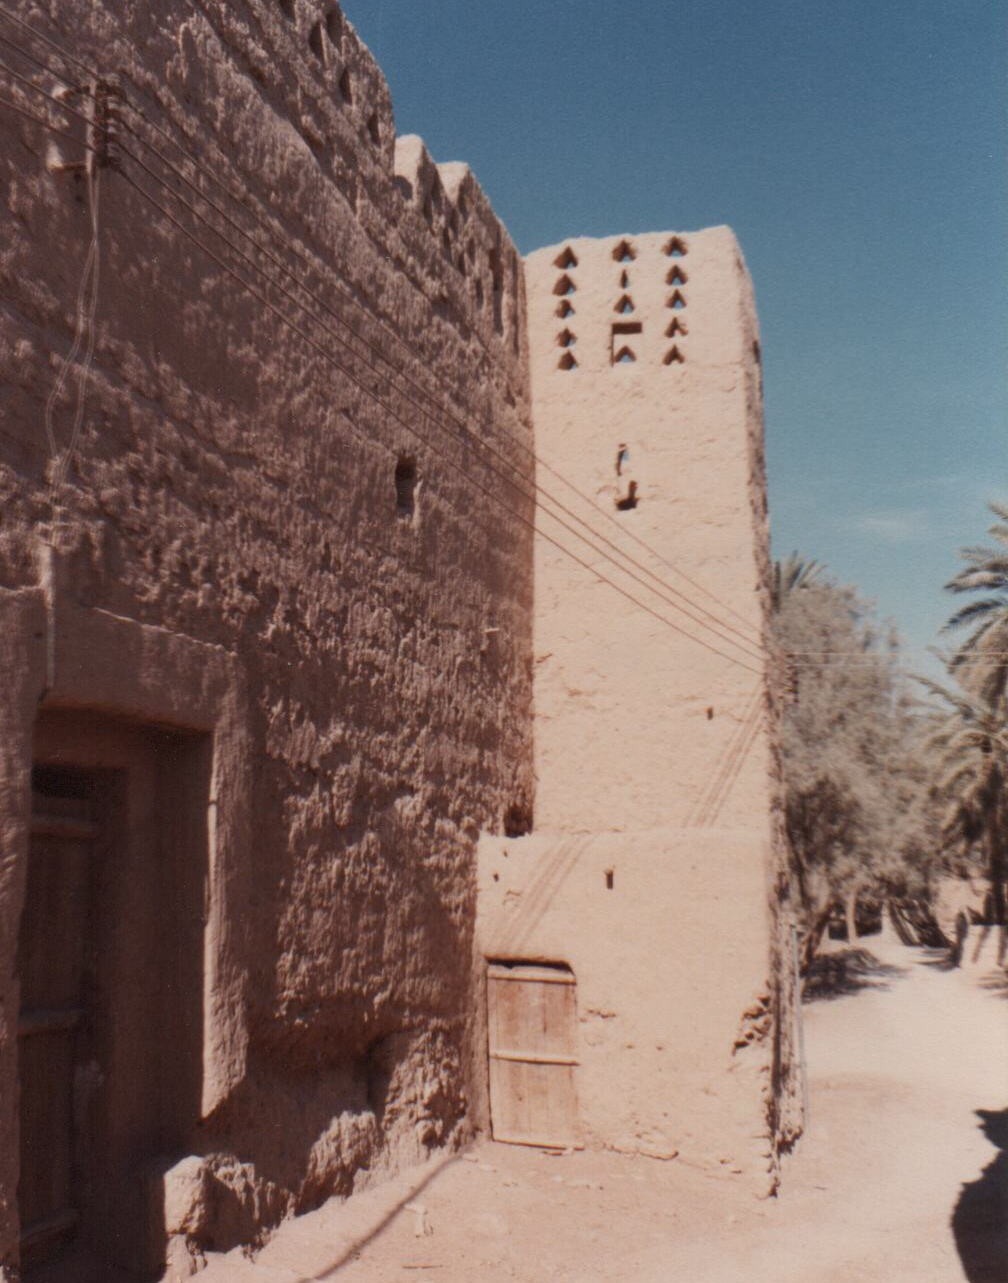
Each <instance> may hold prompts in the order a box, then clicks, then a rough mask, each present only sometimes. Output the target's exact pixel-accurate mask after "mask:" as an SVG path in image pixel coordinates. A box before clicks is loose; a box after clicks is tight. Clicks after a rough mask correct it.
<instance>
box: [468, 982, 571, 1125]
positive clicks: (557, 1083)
mask: <svg viewBox="0 0 1008 1283" xmlns="http://www.w3.org/2000/svg"><path fill="white" fill-rule="evenodd" d="M576 993H577V990H576V988H575V983H574V973H573V972H572V971H571V970H570V969H569V968H568V967H563V966H542V965H525V964H519V963H500V962H492V963H491V964H490V966H489V969H488V971H487V1028H488V1037H489V1051H490V1115H491V1121H492V1125H493V1137H494V1140H500V1141H508V1142H510V1143H512V1144H516V1145H545V1146H548V1147H550V1148H567V1147H568V1146H573V1145H576V1144H577V1143H578V1111H577V1095H576V1092H575V1084H574V1070H575V1066H576V1065H577V1063H578V1062H577V1057H576V1055H575V1050H576V1032H577V1002H576Z"/></svg>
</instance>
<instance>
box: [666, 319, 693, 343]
mask: <svg viewBox="0 0 1008 1283" xmlns="http://www.w3.org/2000/svg"><path fill="white" fill-rule="evenodd" d="M688 333H689V330H688V329H687V328H686V322H685V321H681V320H680V319H679V317H678V316H673V318H672V320H671V322H670V323H669V327H668V329H667V330H666V331H665V337H666V338H667V339H674V338H675V336H676V335H677V334H688Z"/></svg>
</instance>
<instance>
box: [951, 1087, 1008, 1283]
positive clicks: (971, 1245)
mask: <svg viewBox="0 0 1008 1283" xmlns="http://www.w3.org/2000/svg"><path fill="white" fill-rule="evenodd" d="M976 1112H977V1117H978V1118H979V1119H980V1126H981V1128H982V1130H983V1133H984V1135H985V1136H986V1137H987V1139H988V1140H989V1141H990V1142H991V1143H992V1144H994V1145H997V1147H998V1149H999V1151H1000V1152H999V1153H998V1155H997V1156H996V1158H995V1159H994V1161H993V1162H992V1163H988V1165H987V1166H986V1167H985V1168H984V1169H983V1172H982V1174H981V1176H980V1179H979V1180H975V1181H971V1182H970V1183H969V1184H968V1185H964V1186H963V1188H962V1193H961V1194H960V1195H959V1201H958V1203H956V1206H955V1211H954V1212H953V1213H952V1233H953V1234H954V1235H955V1244H956V1250H957V1251H958V1253H959V1259H960V1261H961V1262H962V1267H963V1270H964V1272H965V1274H966V1277H967V1279H969V1283H1005V1279H1008V1109H1002V1110H1000V1111H999V1112H995V1111H993V1110H989V1109H978V1110H977V1111H976Z"/></svg>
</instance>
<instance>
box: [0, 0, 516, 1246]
mask: <svg viewBox="0 0 1008 1283" xmlns="http://www.w3.org/2000/svg"><path fill="white" fill-rule="evenodd" d="M14 9H15V12H16V13H17V14H18V15H19V16H20V17H21V18H23V19H24V20H25V21H26V22H28V23H29V24H30V26H31V28H32V29H33V30H34V31H37V32H41V33H43V34H46V35H49V36H51V37H54V38H55V39H57V40H59V41H60V42H61V43H62V44H63V45H64V46H68V47H71V48H72V50H73V53H74V56H75V57H76V58H78V59H79V60H80V64H77V65H75V64H73V63H69V62H66V61H63V60H61V59H60V57H59V56H58V55H57V53H56V52H55V51H54V50H53V48H51V47H50V46H47V45H46V44H45V43H44V42H42V41H41V40H39V39H37V38H35V36H34V35H33V34H32V33H31V32H29V31H27V30H25V29H24V28H20V27H18V26H17V25H15V24H13V23H12V22H10V21H9V20H7V19H6V18H2V17H0V30H2V34H3V35H4V36H5V37H9V38H10V40H12V41H14V42H15V44H16V45H18V46H19V47H21V48H23V49H24V50H25V51H27V52H28V53H29V54H30V55H31V56H32V57H33V58H34V59H36V60H41V61H42V62H44V63H45V64H46V65H47V66H48V67H49V68H50V69H51V70H43V69H42V68H41V67H40V66H39V65H38V62H37V61H32V60H31V58H30V57H24V56H22V55H21V54H20V53H18V52H16V51H14V50H13V49H11V48H9V47H5V60H9V61H10V63H11V65H12V66H14V67H15V69H16V70H17V71H18V72H19V74H20V75H22V76H24V77H26V78H27V79H28V80H30V81H32V82H33V83H34V84H35V85H37V86H38V87H40V88H42V89H44V90H45V91H46V92H48V93H50V94H54V95H55V96H56V97H61V98H62V100H63V101H64V102H65V103H66V104H67V106H69V107H70V108H72V109H76V110H77V111H79V112H81V113H82V114H84V115H88V114H89V113H90V112H91V110H92V106H93V102H94V98H93V96H92V95H91V93H90V90H89V89H88V85H89V83H90V80H91V75H92V73H94V74H96V75H97V76H98V77H105V76H112V75H115V77H116V78H117V88H118V92H119V94H120V95H121V98H120V99H119V100H117V101H116V102H115V106H114V112H115V115H116V116H117V118H118V121H119V123H118V125H117V137H118V141H119V143H120V144H121V146H120V149H119V150H118V151H117V153H116V160H117V166H116V167H113V168H105V169H101V170H100V173H99V176H98V183H97V188H98V190H97V194H95V192H94V184H93V183H92V184H91V192H90V197H91V199H90V201H89V183H88V180H87V177H86V175H84V174H83V173H81V172H80V170H79V168H78V166H79V164H80V162H82V161H85V160H86V158H87V151H86V149H85V146H84V143H85V141H86V138H87V136H88V135H87V133H86V128H85V125H84V124H83V123H82V122H81V121H80V120H79V119H78V118H77V117H76V116H74V115H73V114H72V112H68V111H66V110H64V109H62V108H61V107H60V106H58V105H57V103H56V102H55V101H52V100H51V99H47V98H45V97H43V96H41V95H40V94H38V93H37V92H34V91H33V90H32V89H30V88H29V87H28V86H27V85H25V84H24V83H22V82H19V81H18V80H16V79H12V78H10V77H6V78H5V79H4V89H3V96H4V97H6V98H7V99H8V100H10V101H12V102H15V103H17V104H18V105H20V106H21V107H22V108H23V109H24V110H25V111H26V112H28V113H31V114H35V115H39V116H42V117H44V118H45V119H46V120H48V121H50V122H51V123H53V124H58V125H59V127H60V128H61V129H63V130H65V131H66V132H67V133H68V134H69V135H70V137H69V138H62V137H54V136H53V135H52V134H50V133H48V132H47V131H46V129H45V128H43V127H42V126H41V125H40V124H38V123H36V122H35V121H33V120H31V119H30V118H28V117H27V116H25V115H23V114H19V113H18V112H17V111H15V110H13V109H12V108H10V107H7V106H3V107H0V171H2V178H0V191H2V193H3V196H2V203H0V220H2V230H0V513H2V525H0V586H2V587H3V588H4V589H8V590H17V589H25V588H30V587H31V586H32V585H34V584H35V583H36V582H37V581H38V574H39V572H38V555H37V554H38V549H39V546H40V545H44V544H47V543H48V544H53V545H56V546H57V548H58V549H59V556H60V558H61V562H62V563H63V564H66V565H67V566H68V567H69V568H70V569H69V570H68V586H67V589H66V591H67V593H68V594H69V595H70V596H71V597H72V598H73V601H74V603H75V604H76V605H79V606H82V607H86V608H88V609H90V610H97V611H103V612H108V613H109V614H111V615H115V616H119V617H123V618H125V619H127V620H135V621H139V622H140V623H141V624H145V625H155V626H157V627H158V628H162V629H165V630H169V631H170V632H173V633H177V634H181V635H185V636H186V637H189V638H192V639H195V640H196V641H198V642H200V643H207V644H211V645H213V646H217V647H220V648H222V649H223V650H224V651H226V652H228V653H229V654H231V655H233V656H234V657H235V658H236V661H237V663H238V665H239V666H240V669H241V672H242V674H243V683H244V687H245V689H246V690H247V714H243V716H245V717H246V722H247V724H246V726H245V730H246V731H247V734H248V737H249V744H250V746H251V752H250V756H249V760H250V761H251V763H252V767H251V772H252V776H251V785H250V796H251V798H252V799H253V800H252V803H251V811H250V814H249V816H248V817H247V818H248V830H249V834H250V837H249V840H248V847H247V850H246V851H245V852H244V859H245V861H246V862H247V868H248V870H249V894H248V897H247V905H248V917H247V921H244V922H242V923H241V924H232V926H233V927H234V929H235V934H236V936H240V938H241V940H242V941H243V943H242V945H241V948H242V950H243V964H244V966H245V968H246V973H247V987H246V992H247V995H248V1008H247V1013H245V1014H244V1015H243V1016H242V1019H245V1020H246V1021H247V1044H248V1051H247V1069H246V1071H245V1072H244V1074H243V1076H242V1077H241V1079H240V1081H238V1082H236V1083H232V1084H231V1085H230V1087H229V1089H228V1090H227V1091H225V1092H224V1093H223V1094H222V1096H221V1099H220V1100H219V1101H217V1102H216V1103H215V1105H214V1107H213V1109H212V1111H211V1112H210V1113H209V1115H208V1116H207V1117H205V1118H203V1119H201V1120H200V1119H195V1118H194V1119H193V1120H192V1121H193V1128H192V1135H191V1138H190V1141H191V1148H192V1151H193V1152H195V1153H197V1154H206V1153H217V1154H219V1155H222V1156H223V1158H222V1159H221V1164H220V1165H221V1167H222V1170H224V1171H225V1175H226V1169H227V1167H228V1164H231V1165H232V1167H233V1169H234V1170H235V1171H237V1172H238V1175H237V1176H235V1179H234V1182H233V1183H234V1185H235V1188H236V1189H239V1190H244V1191H245V1193H244V1194H241V1197H240V1198H238V1200H237V1203H238V1204H239V1205H240V1206H238V1211H237V1212H236V1213H235V1215H234V1217H233V1218H232V1219H233V1220H234V1222H235V1226H236V1228H234V1231H233V1233H234V1235H235V1236H241V1235H242V1234H246V1235H247V1233H248V1232H250V1226H251V1227H252V1228H254V1227H255V1223H256V1222H257V1221H258V1222H260V1223H261V1222H262V1221H263V1220H268V1219H269V1218H275V1216H276V1215H279V1214H280V1213H281V1212H282V1211H284V1210H287V1209H288V1208H290V1207H303V1206H306V1205H308V1204H310V1203H312V1202H315V1201H317V1200H319V1199H321V1198H323V1197H325V1196H326V1195H328V1194H329V1193H331V1192H334V1191H347V1190H349V1189H350V1188H351V1187H352V1184H353V1182H354V1180H355V1178H356V1177H358V1176H359V1174H361V1173H362V1172H364V1171H365V1170H366V1169H368V1168H371V1169H375V1168H376V1167H380V1166H381V1165H382V1164H383V1163H395V1162H398V1161H400V1160H401V1159H408V1158H412V1157H414V1156H416V1155H417V1154H419V1153H422V1152H423V1151H424V1150H425V1149H426V1148H428V1147H432V1146H437V1145H439V1144H443V1143H445V1142H448V1141H449V1140H450V1139H451V1138H452V1137H453V1136H456V1135H457V1134H458V1133H459V1131H460V1129H463V1128H464V1126H465V1122H464V1119H465V1112H466V1108H467V1098H468V1084H467V1072H468V1070H467V1066H468V1064H469V1058H470V1056H469V1044H468V1040H469V1037H470V1026H469V1019H470V1017H469V1006H468V1003H467V995H468V991H469V984H470V960H471V956H472V947H471V933H472V921H473V911H474V898H475V879H474V869H473V856H474V846H475V840H476V835H477V833H478V832H479V831H480V830H481V829H485V828H489V829H491V830H495V829H499V828H500V826H501V824H502V821H503V817H504V816H505V815H506V814H507V813H509V812H512V813H518V814H523V813H526V812H527V811H528V809H529V807H530V805H531V794H532V775H531V741H530V695H531V687H530V666H529V661H530V643H531V627H530V609H531V593H532V588H531V572H532V562H531V556H532V549H531V539H530V532H529V529H528V527H527V525H525V524H523V522H522V520H521V519H520V518H521V517H522V516H526V515H527V501H526V500H525V499H523V498H522V496H521V495H520V494H518V493H517V492H512V491H510V490H509V487H508V485H507V484H506V482H505V481H503V480H502V479H501V476H500V475H498V474H493V473H490V472H488V471H487V468H486V466H485V464H483V463H481V461H480V459H481V456H480V453H479V451H478V450H476V449H475V448H474V444H473V438H474V437H479V438H486V439H489V440H492V441H493V443H494V446H495V448H496V450H497V451H498V452H499V453H500V456H501V457H502V464H500V465H498V466H503V467H504V469H505V470H507V469H512V470H513V471H514V472H519V471H527V470H528V454H527V447H528V445H529V443H530V420H529V398H528V378H527V366H526V338H525V329H524V326H525V320H524V316H525V311H524V298H523V288H524V286H523V272H522V267H521V263H520V261H519V259H518V257H517V255H516V253H515V250H514V247H513V246H512V244H511V242H510V240H509V238H508V236H507V234H506V233H505V232H504V231H503V229H502V228H501V226H500V224H499V223H498V221H497V219H496V218H495V217H494V215H493V213H492V211H491V209H490V208H489V205H488V204H487V201H486V199H485V198H484V196H483V195H482V193H481V191H480V189H479V187H478V186H477V184H476V183H475V181H474V180H473V178H472V176H471V175H470V173H469V171H468V170H467V169H466V168H465V166H463V165H452V166H446V167H445V168H444V170H443V171H439V169H438V167H437V166H436V165H434V163H433V162H432V161H431V160H430V158H429V157H428V155H427V153H426V152H425V150H424V148H423V145H422V144H421V143H420V142H419V140H416V139H398V140H397V138H396V131H395V122H394V119H393V114H392V108H391V105H390V101H389V94H388V90H387V87H386V85H385V82H384V80H383V78H382V75H381V73H380V71H379V70H378V68H377V67H376V65H375V63H374V62H373V60H372V58H371V56H370V54H369V53H368V51H367V49H366V48H364V47H363V46H362V44H361V42H360V41H359V39H358V37H357V36H356V34H355V33H354V31H353V30H352V28H351V27H350V26H349V25H348V24H347V23H346V22H345V21H344V19H343V17H342V15H341V13H340V11H339V9H338V7H337V6H335V5H331V4H330V5H325V6H322V5H316V4H310V3H306V2H303V0H243V2H242V3H233V2H232V0H209V2H208V3H201V4H199V5H196V6H194V5H192V4H188V3H181V2H178V3H174V2H169V3H164V4H157V5H135V4H132V3H126V2H125V0H122V2H117V0H106V2H102V0H96V2H95V0H87V2H86V3H85V2H84V0H60V3H59V4H55V3H41V4H35V3H32V4H29V3H26V2H19V0H14ZM68 85H69V86H70V87H71V88H72V89H77V88H80V89H82V92H80V93H71V94H70V95H69V96H66V95H65V93H64V90H65V88H66V86H68ZM162 131H163V132H162ZM166 135H167V136H166ZM92 141H98V142H99V143H100V144H102V143H104V141H105V139H104V136H102V137H99V136H98V135H92ZM177 144H181V145H182V146H183V147H184V148H185V153H183V152H182V151H180V150H179V148H178V146H177ZM155 148H156V149H157V150H156V151H155V150H154V149H155ZM157 152H160V153H161V155H160V156H158V154H157ZM131 153H132V154H131ZM186 155H188V157H190V158H191V160H190V159H187V158H186ZM167 162H170V165H169V164H168V163H167ZM172 167H174V169H175V171H176V172H173V170H172ZM215 180H220V183H222V184H223V185H224V186H223V187H222V186H220V183H218V182H217V181H215ZM225 188H226V189H227V190H225ZM138 189H140V190H138ZM143 193H146V196H145V195H144V194H143ZM210 200H212V201H213V202H214V205H216V206H217V207H218V208H217V209H215V208H214V206H213V205H211V204H210V203H209V202H210ZM187 205H188V206H189V207H190V208H187ZM157 206H160V207H162V208H157ZM92 207H95V208H96V210H97V214H96V221H95V224H94V225H95V226H96V227H97V233H96V236H95V244H96V246H97V251H98V258H97V289H96V293H95V304H94V308H95V310H94V326H93V334H94V348H93V352H91V351H90V350H89V340H88V337H87V333H86V332H85V338H84V341H83V343H82V344H81V345H80V347H79V348H78V349H77V350H75V351H73V353H72V355H73V357H74V361H73V363H72V365H71V367H70V371H69V377H68V379H67V380H66V382H65V384H64V386H63V388H62V391H61V392H60V393H59V394H58V395H56V396H55V397H53V389H54V386H55V385H56V383H57V379H58V378H59V375H60V370H61V366H62V363H63V361H64V359H65V358H66V357H67V356H68V354H70V353H71V349H72V347H73V344H74V337H75V333H76V332H77V312H78V307H77V301H78V293H79V291H80V290H81V284H82V280H83V281H84V289H83V292H82V298H83V305H82V310H83V311H84V313H85V314H86V313H87V311H88V309H89V307H90V288H91V287H90V285H89V284H88V278H87V275H86V270H87V265H88V263H89V246H90V245H91V242H92V228H93V224H92V219H91V213H90V211H91V208H92ZM237 278H241V279H237ZM92 279H93V278H92ZM85 331H86V327H85ZM298 331H299V332H298ZM85 361H87V362H88V372H87V380H86V386H85V387H84V389H83V398H82V401H81V402H80V404H81V406H82V409H81V412H80V415H79V421H78V413H77V405H78V401H77V396H78V376H79V374H80V372H81V370H82V367H83V364H84V362H85ZM50 398H52V401H51V417H50V416H47V403H48V402H50ZM470 434H472V435H470ZM501 500H504V501H505V502H506V505H507V506H506V507H505V506H502V505H501V502H500V501H501ZM14 650H15V652H16V647H15V648H14ZM12 653H13V652H12ZM138 662H139V663H141V664H142V663H143V662H145V661H144V659H143V656H142V655H141V656H139V657H138ZM149 662H156V661H155V660H154V659H153V658H152V659H151V660H150V661H149ZM135 676H136V675H135V674H133V675H132V676H131V677H130V680H134V679H135ZM140 711H141V712H142V710H140ZM19 778H22V777H21V776H19ZM13 797H14V794H12V795H11V798H13ZM17 797H18V798H20V799H21V800H22V802H23V798H24V790H23V789H21V790H20V792H19V793H18V794H17ZM8 801H9V803H10V805H11V806H14V805H15V802H14V801H10V799H8ZM12 831H14V830H12ZM18 831H20V830H18ZM0 895H2V896H3V904H2V911H3V914H4V920H5V922H6V924H7V927H8V928H9V929H8V930H6V932H5V934H4V939H5V940H6V941H7V942H8V943H10V942H12V941H13V939H14V938H15V936H16V923H17V919H18V914H19V911H20V897H21V896H22V895H23V880H19V879H18V878H16V877H12V878H8V879H6V880H5V881H4V882H3V884H2V885H0ZM227 925H228V924H226V923H225V924H224V927H225V929H227ZM239 925H240V930H239ZM0 965H2V967H3V969H4V975H5V982H4V987H3V994H2V997H3V1002H4V1004H5V1010H4V1024H3V1032H4V1036H5V1044H4V1051H3V1055H4V1056H6V1057H7V1058H8V1061H9V1059H10V1057H11V1056H12V1054H13V1051H12V1040H13V1029H14V1025H15V1023H16V1003H17V988H16V982H14V981H13V980H12V974H13V965H14V964H13V958H12V957H11V956H9V951H8V956H5V957H4V958H3V959H2V960H0ZM3 1109H4V1110H5V1111H7V1112H6V1113H5V1120H4V1128H5V1130H4V1135H5V1136H6V1137H7V1139H8V1140H11V1141H14V1135H15V1133H14V1132H12V1131H11V1127H12V1126H13V1122H14V1119H13V1115H12V1114H11V1109H12V1105H11V1102H10V1100H9V1099H8V1100H5V1102H4V1104H3ZM264 1119H268V1120H269V1124H270V1125H269V1126H265V1125H264ZM5 1150H6V1152H5V1157H4V1159H3V1161H2V1164H0V1165H2V1171H0V1183H2V1184H3V1185H4V1189H3V1190H2V1192H0V1199H2V1201H3V1202H4V1203H5V1206H6V1211H5V1215H4V1218H3V1219H4V1239H5V1241H4V1243H3V1244H0V1248H2V1253H7V1254H8V1255H9V1254H10V1252H11V1251H13V1248H12V1247H11V1235H12V1234H13V1233H14V1231H15V1227H14V1219H13V1199H14V1182H16V1172H15V1171H14V1167H13V1164H12V1161H11V1153H10V1147H9V1146H5ZM13 1153H15V1154H16V1142H15V1143H14V1149H13ZM239 1165H244V1166H241V1167H240V1171H239ZM243 1198H244V1199H245V1202H244V1203H242V1201H241V1200H242V1199H243ZM243 1218H244V1219H243ZM217 1245H218V1246H226V1244H225V1243H218V1244H217ZM2 1253H0V1254H2Z"/></svg>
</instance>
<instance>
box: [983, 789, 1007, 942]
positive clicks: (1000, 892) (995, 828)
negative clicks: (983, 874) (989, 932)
mask: <svg viewBox="0 0 1008 1283" xmlns="http://www.w3.org/2000/svg"><path fill="white" fill-rule="evenodd" d="M1000 784H1001V781H1000V779H998V780H997V785H998V786H1000ZM987 843H988V846H987V855H988V860H989V865H988V870H989V873H990V884H991V916H992V917H993V919H994V922H995V924H996V925H997V926H999V927H1003V926H1004V925H1005V850H1004V828H1003V827H1002V824H1001V797H1000V787H999V788H998V791H997V793H996V794H995V797H994V802H993V805H992V807H991V815H990V821H989V823H988V826H987Z"/></svg>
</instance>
